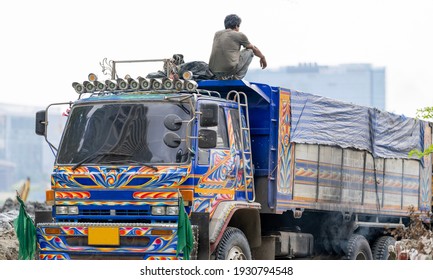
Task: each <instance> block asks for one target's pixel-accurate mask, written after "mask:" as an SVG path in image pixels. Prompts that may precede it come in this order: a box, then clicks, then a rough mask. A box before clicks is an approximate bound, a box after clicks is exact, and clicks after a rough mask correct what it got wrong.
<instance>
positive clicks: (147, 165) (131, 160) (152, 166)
mask: <svg viewBox="0 0 433 280" xmlns="http://www.w3.org/2000/svg"><path fill="white" fill-rule="evenodd" d="M127 161H128V162H129V163H136V164H139V165H142V166H145V167H149V168H152V169H153V170H155V171H158V167H156V166H154V165H152V164H148V163H143V162H141V161H138V160H133V159H129V160H127Z"/></svg>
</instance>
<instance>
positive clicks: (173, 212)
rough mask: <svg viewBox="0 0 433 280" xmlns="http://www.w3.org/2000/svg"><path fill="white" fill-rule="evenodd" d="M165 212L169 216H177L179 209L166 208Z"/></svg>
mask: <svg viewBox="0 0 433 280" xmlns="http://www.w3.org/2000/svg"><path fill="white" fill-rule="evenodd" d="M165 212H166V214H167V215H169V216H176V215H178V214H179V207H177V206H167V208H166V209H165Z"/></svg>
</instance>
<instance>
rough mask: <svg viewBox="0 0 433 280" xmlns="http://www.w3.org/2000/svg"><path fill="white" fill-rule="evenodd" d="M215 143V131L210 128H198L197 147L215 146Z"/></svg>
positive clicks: (208, 147)
mask: <svg viewBox="0 0 433 280" xmlns="http://www.w3.org/2000/svg"><path fill="white" fill-rule="evenodd" d="M216 145H217V133H216V131H215V130H212V129H200V131H199V132H198V147H199V148H202V149H211V148H215V147H216Z"/></svg>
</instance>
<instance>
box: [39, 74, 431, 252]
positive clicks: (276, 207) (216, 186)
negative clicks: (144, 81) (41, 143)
mask: <svg viewBox="0 0 433 280" xmlns="http://www.w3.org/2000/svg"><path fill="white" fill-rule="evenodd" d="M198 86H199V87H198V89H197V90H196V91H195V92H184V91H180V92H179V91H176V90H171V91H167V90H166V91H164V92H163V93H158V92H155V91H154V92H152V94H150V93H147V92H145V91H143V90H135V91H134V90H130V91H118V92H115V94H112V93H109V92H105V93H104V94H99V95H98V94H96V95H95V94H94V95H92V96H91V97H89V98H85V99H80V100H78V101H76V102H75V103H74V105H73V106H72V110H71V112H70V115H69V122H68V123H67V125H66V131H65V133H64V135H63V140H62V143H61V145H60V149H59V153H60V156H59V155H58V159H57V160H56V163H55V166H54V169H53V174H52V179H51V188H52V193H53V204H54V205H53V210H52V218H49V219H46V220H44V221H41V222H39V223H38V224H37V239H38V249H39V258H40V259H177V258H182V255H180V256H177V253H178V252H177V251H176V245H177V216H176V215H166V214H163V215H155V214H154V213H153V212H152V211H153V209H154V207H160V206H161V207H171V206H174V207H176V206H177V205H178V199H179V197H182V198H183V199H184V201H185V203H186V207H185V210H186V212H187V213H188V214H189V216H190V218H191V221H192V224H193V232H194V236H195V247H194V248H195V249H194V250H193V253H192V256H191V257H192V258H198V259H251V258H255V259H275V258H305V257H314V256H319V255H327V256H335V257H337V258H340V257H344V258H349V259H350V258H354V259H363V258H366V259H370V258H375V259H380V258H385V257H384V255H385V252H384V251H383V250H381V249H380V248H381V246H379V245H382V244H377V243H378V240H383V236H384V233H383V232H384V230H385V229H387V228H393V227H399V226H404V225H405V224H406V225H407V222H408V216H409V212H408V211H409V208H410V207H412V206H413V207H415V210H416V211H420V212H423V211H424V212H425V211H429V210H430V207H431V173H432V169H431V166H432V164H431V157H430V156H426V157H424V158H423V159H422V160H418V159H410V158H407V157H396V158H381V157H377V156H374V155H373V154H372V153H371V152H370V151H368V150H361V149H356V148H353V147H341V146H339V145H338V144H335V145H327V144H320V143H316V144H314V143H297V142H294V141H293V135H291V133H292V132H293V123H292V122H293V116H292V114H294V113H293V112H294V111H293V107H292V105H293V104H292V102H293V96H294V92H292V91H290V90H288V89H283V88H279V87H272V86H269V85H263V84H256V83H249V82H246V81H201V82H199V84H198ZM233 91H234V92H235V93H237V92H242V93H245V96H246V97H247V100H245V102H243V101H242V96H241V95H235V98H229V99H226V97H227V96H230V92H233ZM215 93H217V94H215ZM296 94H297V96H298V97H299V93H296ZM301 98H302V95H301ZM150 102H160V103H172V104H175V106H177V107H178V108H181V110H182V111H184V112H185V115H187V116H189V117H182V118H181V121H179V122H177V124H176V122H173V123H175V125H174V126H173V124H171V125H170V124H169V125H166V124H165V121H166V122H168V121H167V118H168V117H167V116H168V115H170V112H167V111H165V112H162V113H163V114H161V115H159V114H158V112H153V113H152V114H154V115H151V113H150V112H151V110H152V109H151V106H147V105H143V106H144V107H143V108H145V109H140V108H141V107H140V108H138V107H137V108H136V107H134V106H135V105H133V104H150V105H152V106H153V104H155V105H156V104H157V103H150ZM101 104H105V105H104V106H112V107H113V106H114V107H115V106H120V107H121V106H122V104H126V105H125V106H126V107H125V106H124V107H122V108H120V107H119V108H120V109H119V108H117V109H113V110H118V111H116V112H117V113H118V114H117V115H118V116H122V114H123V115H125V116H126V115H128V114H129V115H128V116H130V115H131V114H132V113H131V112H133V111H134V110H135V115H134V116H133V117H131V118H130V119H129V117H128V116H126V117H124V121H123V123H122V124H121V125H123V126H129V127H130V131H132V132H130V133H129V134H128V133H126V134H128V135H126V134H125V135H126V136H125V137H123V136H122V137H123V138H122V137H120V138H117V139H116V141H117V140H119V139H121V141H120V140H119V141H117V142H116V143H115V144H110V145H109V147H110V149H111V150H109V151H114V150H113V149H112V148H113V147H114V148H116V147H118V145H119V143H120V142H122V141H126V142H127V141H129V143H135V142H138V141H139V139H140V138H139V137H137V136H131V135H135V134H134V133H135V132H134V131H140V129H144V130H145V131H146V132H145V134H146V135H147V134H149V133H148V131H147V130H152V131H154V132H155V131H157V130H153V128H151V127H162V131H161V133H160V134H159V135H158V136H157V138H158V137H159V140H160V141H159V142H161V143H159V142H158V143H157V144H155V145H154V146H153V147H152V146H151V144H150V142H148V143H145V145H148V146H149V149H148V151H147V154H149V153H151V154H155V153H156V152H155V151H157V150H160V151H161V150H164V149H166V150H173V149H177V148H173V144H172V142H170V139H168V136H167V135H168V134H170V133H172V132H176V133H177V132H179V131H184V134H183V135H180V138H181V140H179V141H178V142H179V143H183V144H180V145H181V146H180V147H183V148H182V149H183V150H181V151H180V152H179V151H178V152H177V153H176V160H172V161H171V162H169V163H166V162H164V163H161V162H160V163H158V161H153V157H154V156H155V155H152V159H149V160H147V161H145V162H144V164H139V163H138V162H139V161H138V160H137V161H130V160H128V159H127V158H125V159H122V158H121V157H122V156H121V154H123V153H125V152H124V151H135V150H133V149H132V148H130V146H131V145H132V144H130V145H129V144H128V145H125V147H123V146H122V147H123V148H122V149H123V150H120V149H118V151H121V152H118V151H117V150H116V151H117V152H116V153H115V154H116V155H115V156H113V155H112V154H110V155H107V156H105V155H103V156H101V157H100V160H101V162H98V161H96V160H93V161H92V160H90V162H86V161H85V160H84V161H83V162H82V163H80V162H79V161H80V160H79V159H78V158H77V159H75V160H71V161H70V162H68V160H69V159H68V160H66V161H65V160H63V162H62V160H59V158H60V159H62V157H63V158H65V157H64V156H63V155H64V154H62V153H63V151H62V149H64V148H65V147H67V146H65V145H67V144H65V143H67V142H68V141H72V140H71V139H74V141H81V142H84V144H83V143H82V144H80V145H85V142H86V141H92V139H96V138H97V137H96V138H95V137H93V138H92V137H89V138H86V137H87V136H86V135H85V133H82V135H81V136H80V137H78V138H76V137H75V136H73V134H74V130H73V127H72V126H73V125H74V122H73V120H74V116H75V114H77V112H78V110H79V108H85V107H86V106H90V107H92V108H96V109H94V111H95V112H96V111H98V109H97V108H99V107H98V106H102V105H101ZM207 104H213V105H216V108H217V109H216V110H214V111H212V112H211V114H216V116H217V117H215V118H217V124H215V125H212V126H208V125H202V124H201V118H204V117H203V116H204V115H206V113H207V111H206V110H207V107H206V105H207ZM341 104H342V106H343V107H344V106H345V105H344V103H341ZM128 106H129V107H128ZM158 106H159V105H158ZM348 106H349V105H348ZM350 106H355V107H356V105H353V104H351V105H350ZM90 107H89V108H90ZM110 108H111V107H110ZM83 110H84V109H83ZM110 110H111V109H110ZM140 110H142V111H140ZM143 110H144V111H143ZM91 111H92V109H89V110H88V111H87V113H86V114H88V115H87V116H88V120H89V121H88V123H87V125H88V126H91V125H92V124H91V121H90V120H92V118H93V117H94V116H95V115H91V114H95V113H90V112H91ZM154 111H155V110H154ZM156 111H157V110H156ZM140 112H141V113H140ZM143 112H144V113H143ZM247 112H248V114H247ZM133 113H134V112H133ZM140 114H141V115H140ZM173 114H174V115H176V114H179V115H181V114H183V113H173ZM84 115H85V114H84ZM84 115H82V116H84ZM140 116H145V119H146V121H147V123H146V124H143V123H141V122H139V121H137V119H139V118H140ZM95 118H96V117H95ZM119 118H121V117H119ZM71 119H72V120H71ZM174 119H176V117H174ZM414 121H415V122H420V121H417V120H414ZM99 123H103V122H101V121H99ZM180 123H182V124H181V125H180V127H181V128H176V125H178V124H180ZM113 125H114V122H113ZM119 125H120V124H119ZM419 125H420V126H422V133H423V134H422V135H421V138H420V139H421V140H422V141H423V145H424V146H427V145H430V144H431V134H432V133H431V127H430V125H429V124H428V123H425V122H420V124H419ZM77 127H78V125H77ZM83 127H84V126H83ZM173 127H175V128H173ZM83 129H84V128H83ZM110 129H111V128H110ZM122 129H123V128H119V129H118V130H117V132H116V133H117V134H119V135H120V134H122V133H123V132H121V131H123V130H122ZM177 129H179V130H177ZM107 130H108V128H107ZM204 130H214V131H216V134H209V133H210V132H208V131H207V132H206V131H204ZM110 131H111V130H110ZM110 133H111V132H108V134H106V138H107V139H110V138H112V137H114V136H113V135H115V134H116V133H114V132H113V133H111V134H110ZM141 133H142V132H141ZM158 133H159V132H158ZM182 133H183V132H182ZM182 133H180V132H179V134H182ZM203 133H208V134H207V135H208V136H209V137H210V138H212V135H214V136H216V137H217V139H215V143H214V145H210V146H209V145H203V146H200V145H201V144H200V140H199V138H200V137H202V138H203V137H205V136H206V135H205V134H203ZM331 133H334V134H335V132H331ZM360 133H367V132H366V131H360ZM117 134H116V135H117ZM150 134H152V133H150ZM203 135H205V136H203ZM74 137H75V138H74ZM116 137H117V136H116ZM128 137H129V138H128ZM134 137H135V138H134ZM146 137H148V139H149V141H153V140H155V139H153V138H152V136H151V135H150V136H149V135H147V136H146ZM166 137H167V141H166V143H165V145H163V144H164V143H163V142H164V141H165V139H166ZM337 137H338V136H337ZM339 137H345V135H343V134H342V135H340V136H339ZM161 138H163V139H161ZM125 139H130V140H125ZM131 139H132V140H131ZM176 139H177V138H176ZM163 140H164V141H163ZM107 141H108V140H107ZM176 141H177V140H176ZM211 142H212V141H211ZM101 143H102V142H101ZM143 143H144V142H143ZM167 143H168V144H167ZM105 144H106V142H105V143H104V145H105ZM120 145H121V143H120ZM170 145H172V146H170ZM176 145H177V144H176ZM182 145H183V146H182ZM188 145H189V146H188ZM74 147H75V146H74ZM155 147H156V148H155ZM158 147H159V148H158ZM98 149H100V148H97V149H96V150H94V151H98ZM116 149H117V148H116ZM128 149H130V150H128ZM131 149H132V150H131ZM71 150H72V149H71ZM137 151H138V150H137ZM186 151H188V152H186ZM141 152H142V151H141V150H140V151H138V152H136V153H141ZM112 153H114V152H112ZM156 154H158V153H156ZM160 154H161V155H162V153H160ZM173 155H174V154H173ZM128 156H131V155H129V154H128ZM170 156H171V155H170ZM105 157H107V158H110V157H112V158H111V160H108V159H107V160H106V162H105V163H104V160H103V159H105ZM119 157H120V158H119ZM149 158H150V157H149ZM161 158H163V157H162V156H161ZM173 158H174V157H173ZM81 159H82V160H83V159H85V157H82V158H81ZM62 206H65V207H71V206H77V209H78V210H77V212H74V211H72V210H71V211H72V212H73V213H67V214H63V213H58V212H56V208H58V207H62ZM65 209H72V208H65ZM74 209H75V208H74ZM155 209H156V208H155ZM167 209H168V208H167ZM182 210H183V209H180V210H179V211H182ZM65 211H67V210H65ZM166 211H167V210H166ZM104 236H105V237H104ZM385 236H386V234H385ZM381 237H382V238H381ZM391 238H392V237H389V239H387V242H391V241H392V240H391ZM365 240H366V241H367V242H368V243H367V247H368V248H367V247H366V245H365ZM228 241H230V242H228ZM228 243H230V244H234V245H227V244H228ZM382 243H383V242H382ZM368 244H370V245H368ZM382 247H383V246H382Z"/></svg>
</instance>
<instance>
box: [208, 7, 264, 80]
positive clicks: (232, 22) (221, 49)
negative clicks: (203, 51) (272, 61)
mask: <svg viewBox="0 0 433 280" xmlns="http://www.w3.org/2000/svg"><path fill="white" fill-rule="evenodd" d="M224 25H225V28H226V29H224V30H220V31H217V32H216V33H215V36H214V41H213V46H212V52H211V55H210V59H209V68H210V70H211V71H212V72H213V73H214V74H215V76H216V78H217V79H219V80H241V79H242V78H244V77H245V75H246V74H247V71H248V67H249V65H250V63H251V61H252V59H253V56H254V55H256V56H257V57H259V58H260V66H261V67H262V69H265V68H266V66H267V63H266V58H265V56H264V55H263V54H262V52H261V51H260V50H259V49H258V48H257V47H256V46H254V45H253V44H251V43H250V42H249V40H248V38H247V36H246V35H245V34H244V33H242V32H239V27H240V25H241V18H240V17H239V16H237V15H235V14H231V15H228V16H226V18H225V20H224ZM241 46H243V47H244V49H242V50H241Z"/></svg>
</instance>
